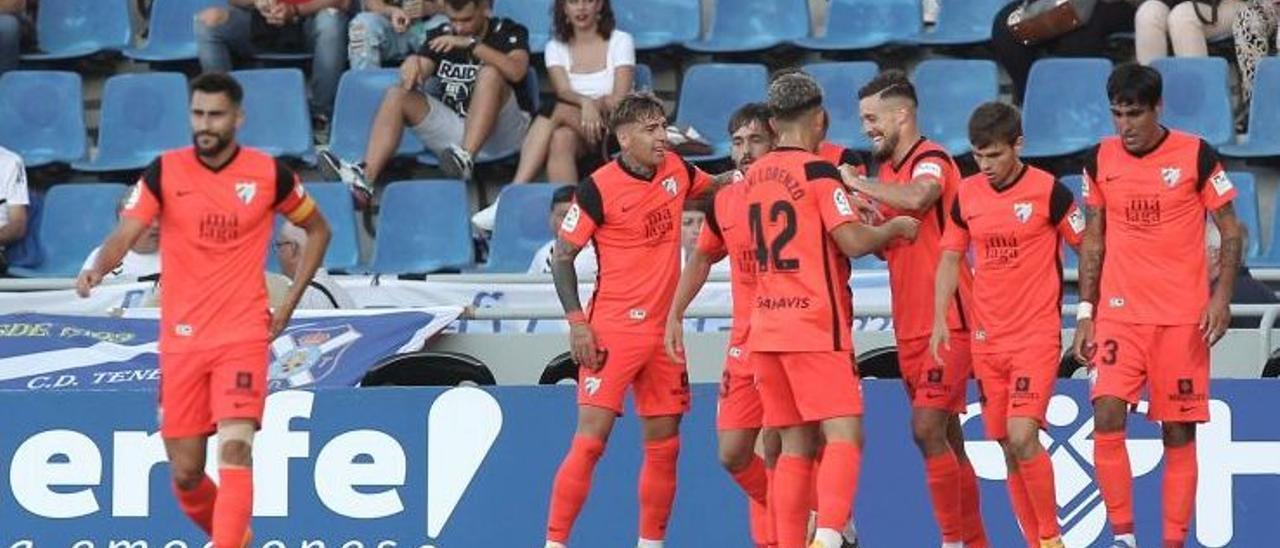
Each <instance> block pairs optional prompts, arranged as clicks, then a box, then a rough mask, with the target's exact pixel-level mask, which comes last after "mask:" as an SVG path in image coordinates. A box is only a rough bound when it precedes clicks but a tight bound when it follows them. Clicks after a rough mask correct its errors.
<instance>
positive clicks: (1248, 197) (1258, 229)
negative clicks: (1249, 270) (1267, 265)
mask: <svg viewBox="0 0 1280 548" xmlns="http://www.w3.org/2000/svg"><path fill="white" fill-rule="evenodd" d="M1227 176H1228V177H1230V178H1231V184H1232V185H1234V186H1235V187H1236V199H1235V200H1234V201H1233V202H1232V206H1233V207H1234V208H1235V210H1236V218H1237V219H1239V220H1240V224H1242V225H1244V228H1245V230H1247V231H1249V237H1248V239H1246V240H1245V244H1244V257H1245V259H1257V258H1260V257H1262V222H1261V221H1260V220H1259V219H1260V216H1259V214H1258V185H1257V183H1256V182H1255V181H1254V178H1253V174H1252V173H1250V172H1248V171H1229V172H1227ZM1209 222H1213V221H1212V220H1210V221H1209Z"/></svg>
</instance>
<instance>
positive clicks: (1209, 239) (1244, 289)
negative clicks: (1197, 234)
mask: <svg viewBox="0 0 1280 548" xmlns="http://www.w3.org/2000/svg"><path fill="white" fill-rule="evenodd" d="M1240 230H1241V231H1242V232H1243V231H1244V230H1245V228H1244V225H1241V226H1240ZM1241 239H1242V240H1248V239H1249V235H1248V234H1243V235H1241ZM1204 243H1205V254H1206V256H1207V259H1208V264H1209V284H1210V287H1213V285H1214V284H1217V283H1218V276H1220V275H1222V263H1221V262H1220V261H1219V259H1220V258H1221V256H1222V233H1221V232H1219V231H1218V225H1215V224H1213V223H1205V226H1204ZM1276 303H1280V299H1278V298H1276V293H1275V291H1272V290H1271V288H1269V287H1267V284H1264V283H1262V282H1260V281H1258V279H1257V278H1254V277H1253V273H1252V272H1249V267H1247V266H1245V265H1244V264H1243V263H1241V264H1240V269H1239V270H1237V271H1236V281H1235V284H1234V285H1232V291H1231V304H1276ZM1229 327H1230V328H1231V329H1257V327H1258V318H1257V316H1253V317H1250V316H1232V317H1231V324H1230V325H1229Z"/></svg>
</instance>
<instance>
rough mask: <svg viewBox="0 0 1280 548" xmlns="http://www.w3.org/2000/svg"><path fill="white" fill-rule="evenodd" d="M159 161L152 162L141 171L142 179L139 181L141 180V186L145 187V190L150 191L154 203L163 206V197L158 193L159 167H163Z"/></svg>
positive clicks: (157, 159)
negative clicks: (154, 200) (154, 199)
mask: <svg viewBox="0 0 1280 548" xmlns="http://www.w3.org/2000/svg"><path fill="white" fill-rule="evenodd" d="M160 160H161V159H160V158H156V159H155V160H152V161H151V164H150V165H148V166H147V168H146V169H145V170H143V172H142V177H141V178H140V179H141V180H142V184H145V185H147V190H149V191H151V195H152V196H155V198H156V203H158V204H162V205H163V204H164V195H163V194H161V193H160V166H162V165H163V162H161V161H160Z"/></svg>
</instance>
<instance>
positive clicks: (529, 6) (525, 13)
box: [493, 0, 554, 53]
mask: <svg viewBox="0 0 1280 548" xmlns="http://www.w3.org/2000/svg"><path fill="white" fill-rule="evenodd" d="M553 3H554V2H552V0H496V1H495V2H494V5H493V11H494V13H495V14H497V15H499V16H502V17H507V18H510V19H511V20H513V21H515V22H517V23H520V24H521V25H524V28H526V29H529V51H530V52H533V53H542V52H543V51H544V50H545V49H546V48H547V41H548V40H551V28H552V27H551V5H552V4H553Z"/></svg>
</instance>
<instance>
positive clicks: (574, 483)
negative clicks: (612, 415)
mask: <svg viewBox="0 0 1280 548" xmlns="http://www.w3.org/2000/svg"><path fill="white" fill-rule="evenodd" d="M603 453H604V441H603V440H601V439H600V438H594V437H591V436H584V435H577V436H574V437H573V444H572V445H570V446H569V454H567V455H565V456H564V461H563V462H561V463H560V470H559V471H557V472H556V479H555V483H554V484H553V485H552V487H551V510H550V511H549V512H548V515H547V540H552V541H555V542H559V543H562V544H563V543H566V542H568V541H569V531H570V530H571V529H573V522H574V520H576V519H578V512H580V511H581V510H582V503H584V502H586V501H587V493H590V492H591V475H592V473H594V472H595V469H596V462H597V461H599V460H600V455H601V454H603Z"/></svg>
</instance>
